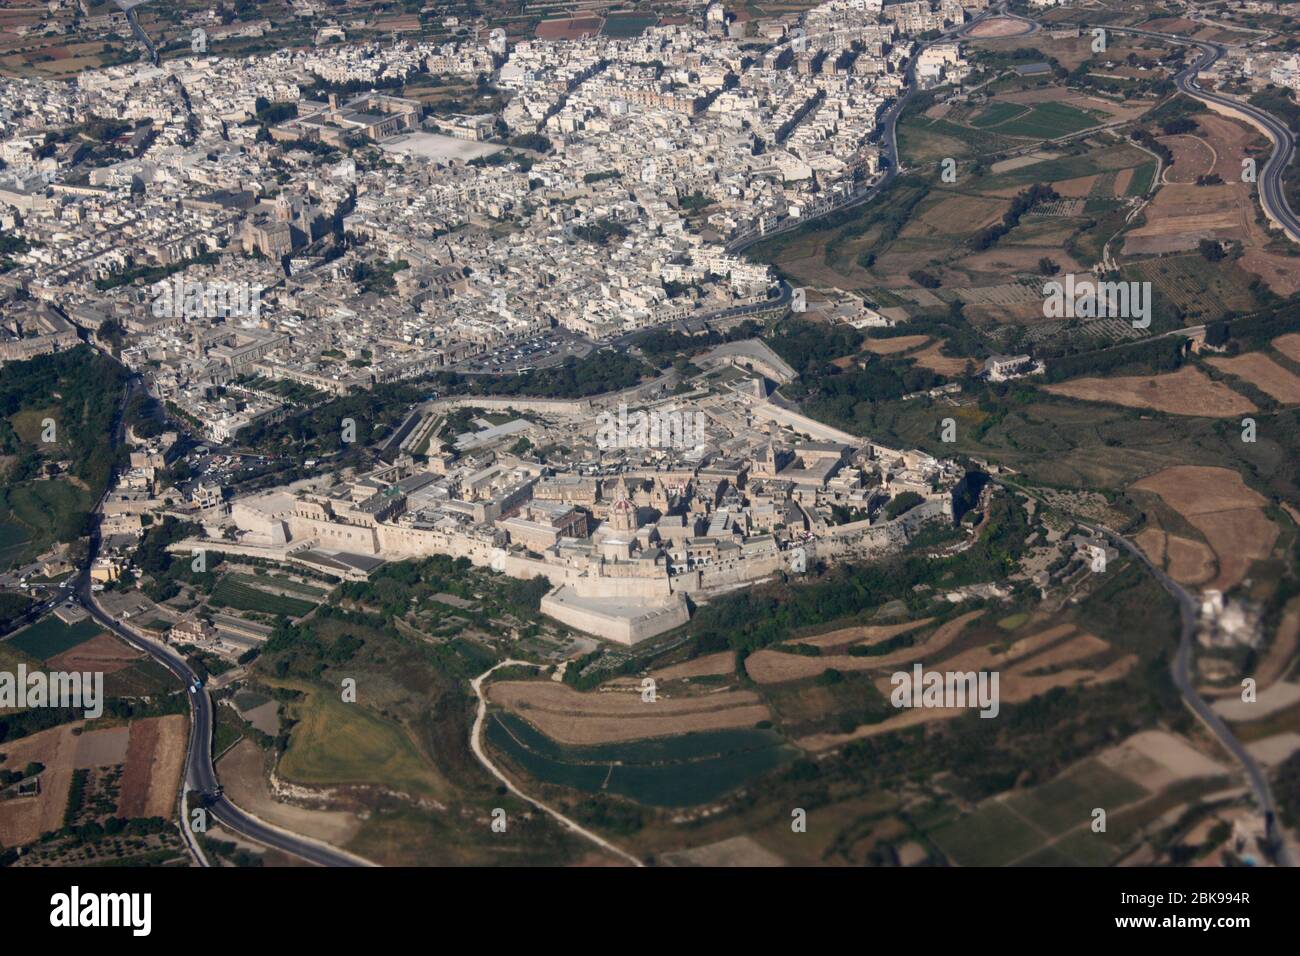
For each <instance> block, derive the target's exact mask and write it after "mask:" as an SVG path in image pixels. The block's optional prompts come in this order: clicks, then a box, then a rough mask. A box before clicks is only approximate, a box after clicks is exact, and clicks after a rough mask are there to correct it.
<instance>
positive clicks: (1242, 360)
mask: <svg viewBox="0 0 1300 956" xmlns="http://www.w3.org/2000/svg"><path fill="white" fill-rule="evenodd" d="M1209 363H1210V364H1211V365H1213V366H1214V367H1215V368H1219V369H1223V371H1225V372H1227V373H1228V374H1229V375H1235V376H1237V377H1238V378H1240V379H1244V380H1245V381H1247V382H1250V384H1252V385H1254V386H1255V387H1256V388H1258V389H1259V390H1260V391H1262V392H1264V393H1266V394H1268V395H1269V396H1271V397H1272V398H1275V399H1277V400H1278V401H1279V402H1281V403H1282V404H1283V405H1295V404H1297V403H1300V378H1297V377H1296V376H1294V375H1292V374H1291V373H1290V372H1288V371H1287V370H1286V369H1284V368H1283V367H1282V366H1280V365H1278V364H1277V363H1276V362H1274V361H1273V360H1272V359H1271V358H1269V357H1268V356H1267V355H1265V354H1264V353H1263V352H1247V353H1246V354H1245V355H1236V356H1233V357H1232V358H1226V357H1222V356H1216V357H1214V358H1211V359H1209Z"/></svg>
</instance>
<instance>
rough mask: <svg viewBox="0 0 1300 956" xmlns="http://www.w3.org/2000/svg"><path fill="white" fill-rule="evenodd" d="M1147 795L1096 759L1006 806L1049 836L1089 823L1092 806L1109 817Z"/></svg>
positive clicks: (1015, 796)
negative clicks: (1100, 809)
mask: <svg viewBox="0 0 1300 956" xmlns="http://www.w3.org/2000/svg"><path fill="white" fill-rule="evenodd" d="M1145 796H1147V792H1146V791H1145V790H1143V789H1142V788H1141V787H1139V786H1138V785H1137V784H1135V783H1133V782H1132V781H1130V780H1129V779H1127V778H1126V777H1121V776H1120V775H1119V774H1117V773H1115V771H1113V770H1111V769H1109V768H1108V767H1106V766H1105V765H1104V764H1101V763H1098V762H1097V761H1095V760H1088V761H1085V762H1084V763H1082V764H1079V765H1078V766H1076V767H1072V768H1070V769H1069V770H1067V771H1066V772H1065V773H1063V774H1061V775H1060V776H1059V777H1057V778H1056V779H1055V780H1052V781H1051V782H1049V783H1046V784H1044V785H1043V786H1041V787H1035V788H1034V789H1033V790H1027V791H1021V792H1018V793H1015V794H1013V795H1012V796H1010V797H1008V798H1007V801H1006V803H1007V806H1008V807H1010V808H1011V809H1012V810H1014V811H1015V812H1016V813H1018V814H1020V815H1021V816H1023V817H1025V818H1026V819H1027V820H1029V821H1030V822H1032V823H1033V824H1034V825H1035V826H1038V827H1041V828H1042V829H1043V830H1045V831H1047V832H1049V833H1057V832H1065V831H1066V830H1070V829H1072V828H1074V827H1076V826H1079V825H1080V824H1086V823H1090V822H1091V820H1092V816H1091V814H1092V811H1093V808H1095V807H1101V808H1103V809H1104V810H1105V811H1106V812H1107V813H1108V814H1109V813H1113V812H1114V811H1115V810H1116V809H1118V808H1119V807H1121V806H1123V805H1124V804H1126V803H1133V802H1135V801H1137V800H1140V799H1142V798H1143V797H1145Z"/></svg>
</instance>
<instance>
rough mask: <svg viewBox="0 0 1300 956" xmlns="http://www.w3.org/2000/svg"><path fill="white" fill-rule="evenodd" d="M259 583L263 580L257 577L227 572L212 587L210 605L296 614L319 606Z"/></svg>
mask: <svg viewBox="0 0 1300 956" xmlns="http://www.w3.org/2000/svg"><path fill="white" fill-rule="evenodd" d="M258 584H260V580H259V579H258V578H256V577H246V578H243V579H240V578H239V577H238V576H235V575H227V576H226V577H224V578H222V579H221V581H220V582H218V584H217V586H216V587H215V588H214V589H213V591H212V594H211V596H210V597H209V598H208V604H209V606H210V607H216V608H221V607H231V608H235V609H236V610H240V611H258V612H260V613H263V614H276V615H279V614H283V615H285V616H287V617H295V618H296V617H302V616H303V615H305V614H310V613H311V612H312V610H314V609H315V607H316V602H314V601H308V600H303V599H302V598H297V597H289V596H288V595H285V594H276V593H273V592H272V591H269V590H263V588H262V587H259V586H256V585H258ZM286 590H288V588H286ZM295 590H296V589H295Z"/></svg>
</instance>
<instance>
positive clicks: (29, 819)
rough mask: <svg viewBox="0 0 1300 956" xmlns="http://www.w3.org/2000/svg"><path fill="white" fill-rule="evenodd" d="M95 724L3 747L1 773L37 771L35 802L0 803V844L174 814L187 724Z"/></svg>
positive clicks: (175, 718)
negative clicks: (113, 820) (35, 767)
mask: <svg viewBox="0 0 1300 956" xmlns="http://www.w3.org/2000/svg"><path fill="white" fill-rule="evenodd" d="M103 723H104V724H107V726H102V727H101V726H98V725H95V724H92V723H90V722H86V721H76V722H73V723H69V724H63V725H60V726H58V727H53V728H51V729H49V730H42V731H40V732H38V733H35V734H31V735H29V736H26V737H22V738H20V739H18V740H12V741H7V742H6V743H5V760H4V764H3V766H4V768H5V769H9V768H11V767H24V766H27V765H29V764H33V763H34V764H39V765H42V766H43V767H44V769H43V770H42V771H41V772H40V774H39V778H40V794H39V797H11V798H10V799H0V845H4V846H8V847H14V846H25V845H27V844H30V843H33V842H35V841H36V840H37V839H38V838H40V837H41V835H42V834H46V833H53V832H54V831H58V830H60V829H61V828H62V827H63V826H64V825H66V824H82V823H86V822H90V821H92V820H94V821H96V822H102V821H103V820H104V819H106V818H108V817H120V818H123V819H126V820H135V819H162V820H170V819H173V818H174V817H175V815H176V807H177V789H178V787H179V785H180V774H181V768H182V765H183V763H184V760H185V744H186V740H187V734H188V723H189V722H188V719H187V718H186V717H184V716H181V715H171V716H165V717H149V718H142V719H138V720H132V721H130V722H129V723H128V722H116V721H111V720H104V721H103ZM126 855H131V854H126ZM73 859H74V860H75V859H76V854H75V852H74V856H73Z"/></svg>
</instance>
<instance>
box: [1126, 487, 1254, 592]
mask: <svg viewBox="0 0 1300 956" xmlns="http://www.w3.org/2000/svg"><path fill="white" fill-rule="evenodd" d="M1133 488H1135V489H1136V490H1138V491H1149V492H1151V493H1153V494H1156V495H1159V496H1160V498H1161V499H1162V500H1163V501H1164V502H1165V504H1167V505H1168V506H1169V507H1171V508H1173V509H1174V510H1175V511H1177V512H1178V513H1179V514H1180V515H1181V516H1182V517H1183V518H1184V519H1186V521H1187V523H1188V524H1190V525H1191V526H1192V527H1194V528H1195V529H1196V530H1197V531H1199V532H1200V533H1201V535H1202V536H1203V537H1204V538H1205V540H1206V542H1208V544H1209V546H1210V550H1212V551H1213V552H1214V556H1215V559H1216V561H1217V564H1218V571H1217V574H1215V575H1214V577H1213V579H1212V580H1210V581H1209V582H1208V586H1209V587H1212V588H1217V589H1218V590H1227V589H1228V588H1230V587H1233V586H1234V585H1236V584H1239V583H1240V582H1241V581H1242V580H1243V579H1244V578H1245V576H1246V573H1247V572H1248V571H1249V569H1250V565H1251V562H1253V561H1255V560H1258V559H1260V558H1264V557H1267V556H1268V554H1269V552H1270V551H1272V549H1273V544H1274V542H1275V541H1276V540H1277V536H1278V533H1279V532H1278V528H1277V526H1276V525H1275V524H1273V522H1272V521H1271V520H1269V518H1268V516H1267V515H1265V514H1264V510H1263V509H1264V506H1265V505H1266V504H1267V503H1268V502H1267V500H1266V499H1265V498H1264V497H1263V496H1262V495H1260V494H1258V493H1257V492H1255V491H1253V490H1251V489H1250V488H1248V487H1247V486H1246V484H1245V482H1243V481H1242V480H1241V476H1240V475H1239V474H1237V473H1236V472H1235V471H1232V470H1231V469H1228V468H1207V467H1203V466H1199V465H1175V466H1173V467H1172V468H1165V469H1164V470H1162V471H1159V472H1156V473H1155V474H1153V475H1148V476H1147V477H1146V478H1143V479H1142V480H1141V481H1138V482H1135V483H1134V484H1133ZM1175 540H1177V541H1185V540H1186V539H1177V538H1175V537H1173V536H1171V537H1170V539H1169V543H1170V544H1171V545H1172V543H1173V542H1174V541H1175ZM1179 547H1180V548H1183V547H1185V546H1183V545H1181V544H1180V545H1179ZM1186 547H1187V556H1186V557H1185V558H1181V559H1180V560H1181V561H1182V562H1183V564H1182V566H1180V567H1179V572H1180V573H1183V574H1188V575H1191V574H1195V575H1197V576H1203V575H1204V573H1205V569H1204V563H1205V559H1204V556H1203V555H1202V554H1200V553H1199V551H1198V549H1196V548H1195V543H1194V542H1188V546H1186ZM1172 557H1173V556H1172V554H1171V555H1170V558H1171V559H1172ZM1171 564H1172V560H1171ZM1171 576H1172V570H1171Z"/></svg>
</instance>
